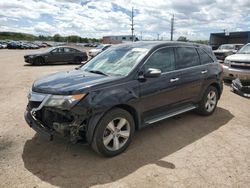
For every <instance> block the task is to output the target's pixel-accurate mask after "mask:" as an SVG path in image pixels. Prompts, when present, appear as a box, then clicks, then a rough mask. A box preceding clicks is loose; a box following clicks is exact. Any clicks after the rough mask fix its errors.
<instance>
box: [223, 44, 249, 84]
mask: <svg viewBox="0 0 250 188" xmlns="http://www.w3.org/2000/svg"><path fill="white" fill-rule="evenodd" d="M223 66H224V73H223V77H224V79H229V80H233V79H235V78H239V79H240V80H241V81H250V43H249V44H246V45H245V46H244V47H242V48H241V49H240V50H239V52H237V54H234V55H231V56H228V57H227V58H226V59H225V62H224V65H223Z"/></svg>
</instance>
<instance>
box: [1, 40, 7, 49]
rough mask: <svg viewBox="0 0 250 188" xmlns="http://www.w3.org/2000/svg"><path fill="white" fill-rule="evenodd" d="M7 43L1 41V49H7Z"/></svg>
mask: <svg viewBox="0 0 250 188" xmlns="http://www.w3.org/2000/svg"><path fill="white" fill-rule="evenodd" d="M7 45H8V44H7V42H4V41H1V42H0V48H7Z"/></svg>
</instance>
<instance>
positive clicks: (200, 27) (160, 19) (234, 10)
mask: <svg viewBox="0 0 250 188" xmlns="http://www.w3.org/2000/svg"><path fill="white" fill-rule="evenodd" d="M132 6H133V7H134V9H135V18H134V20H135V34H136V35H137V36H138V37H139V38H140V33H141V32H142V36H143V38H144V39H145V38H147V39H156V38H157V34H158V33H159V34H160V38H163V39H169V38H170V20H171V16H172V14H174V15H175V35H174V38H175V39H177V38H178V37H179V36H180V35H182V36H185V37H187V38H188V39H193V40H196V39H208V38H209V34H210V33H211V32H222V31H223V30H224V29H227V30H229V31H242V30H250V0H235V1H233V0H189V1H184V0H137V1H135V0H134V1H133V0H116V1H108V0H82V1H81V0H68V1H67V0H57V1H56V0H40V1H39V0H1V1H0V31H13V32H25V33H32V34H36V35H54V34H56V33H59V34H61V35H79V36H81V37H96V38H101V37H102V36H105V35H121V34H130V33H131V30H130V29H131V28H130V27H131V26H130V24H131V18H130V15H131V7H132Z"/></svg>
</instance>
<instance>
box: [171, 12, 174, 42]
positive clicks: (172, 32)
mask: <svg viewBox="0 0 250 188" xmlns="http://www.w3.org/2000/svg"><path fill="white" fill-rule="evenodd" d="M170 34H171V38H170V40H171V41H172V40H173V36H174V14H173V17H172V18H171V33H170Z"/></svg>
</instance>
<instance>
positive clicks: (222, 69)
mask: <svg viewBox="0 0 250 188" xmlns="http://www.w3.org/2000/svg"><path fill="white" fill-rule="evenodd" d="M220 68H221V72H223V71H224V67H223V64H222V63H220Z"/></svg>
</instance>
